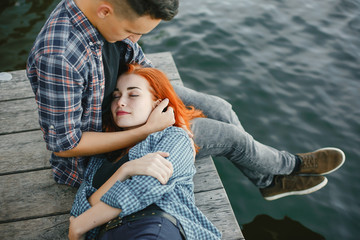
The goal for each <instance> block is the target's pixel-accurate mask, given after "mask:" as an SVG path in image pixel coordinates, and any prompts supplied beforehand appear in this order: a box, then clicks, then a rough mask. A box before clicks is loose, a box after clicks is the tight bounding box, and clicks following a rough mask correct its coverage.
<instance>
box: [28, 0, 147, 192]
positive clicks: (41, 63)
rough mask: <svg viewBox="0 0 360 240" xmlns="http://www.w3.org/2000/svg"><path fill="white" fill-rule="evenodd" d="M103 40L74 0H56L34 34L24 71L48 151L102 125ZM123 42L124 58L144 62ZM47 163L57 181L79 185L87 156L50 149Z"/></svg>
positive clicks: (73, 143)
mask: <svg viewBox="0 0 360 240" xmlns="http://www.w3.org/2000/svg"><path fill="white" fill-rule="evenodd" d="M104 41H105V40H104V38H103V37H102V36H101V35H100V33H99V32H98V31H97V30H96V29H95V28H94V26H93V25H92V24H91V23H90V21H89V20H88V19H87V18H86V16H85V15H84V14H83V13H82V12H81V10H80V9H79V8H78V7H77V6H76V4H75V3H74V1H73V0H63V1H62V2H60V3H59V5H58V6H57V7H56V8H55V10H54V11H53V12H52V13H51V15H50V17H49V19H48V20H47V22H46V23H45V25H44V27H43V28H42V30H41V31H40V33H39V35H38V37H37V38H36V41H35V43H34V46H33V48H32V50H31V52H30V55H29V58H28V61H27V68H26V70H27V76H28V78H29V80H30V83H31V86H32V89H33V91H34V93H35V99H36V103H37V105H38V114H39V123H40V127H41V130H42V132H43V134H44V139H45V142H46V146H47V149H48V150H50V151H53V152H60V151H66V150H70V149H72V148H74V147H76V146H77V144H78V143H79V141H80V139H81V136H82V132H89V131H95V132H99V131H101V130H102V127H101V125H102V122H101V115H102V114H101V105H102V101H103V97H104V87H105V77H104V69H103V61H102V47H103V44H104ZM123 43H124V44H121V45H119V46H121V47H122V48H124V49H123V51H121V52H122V53H123V54H124V57H123V58H121V59H124V60H125V61H126V63H134V62H136V63H140V64H143V65H144V64H145V63H147V62H148V60H146V58H145V56H144V54H143V52H142V50H141V48H140V47H139V45H138V44H136V43H132V42H131V41H130V40H128V39H125V40H124V41H123ZM50 162H51V166H52V169H53V173H54V178H55V180H56V182H58V183H61V184H67V185H71V186H76V187H78V186H79V185H80V183H81V181H82V178H83V175H84V172H85V169H86V165H87V162H88V158H87V157H72V158H61V157H57V156H55V155H54V154H52V155H51V158H50Z"/></svg>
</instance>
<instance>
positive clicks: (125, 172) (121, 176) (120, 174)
mask: <svg viewBox="0 0 360 240" xmlns="http://www.w3.org/2000/svg"><path fill="white" fill-rule="evenodd" d="M130 171H131V169H130V168H129V162H126V163H124V164H123V165H122V166H121V167H120V168H119V169H118V170H117V171H116V174H117V180H118V181H120V182H123V181H125V180H126V179H128V178H130V177H131V175H130Z"/></svg>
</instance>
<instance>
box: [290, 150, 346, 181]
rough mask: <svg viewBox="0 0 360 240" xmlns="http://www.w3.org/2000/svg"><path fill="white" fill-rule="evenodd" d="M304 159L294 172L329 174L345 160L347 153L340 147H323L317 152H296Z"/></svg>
mask: <svg viewBox="0 0 360 240" xmlns="http://www.w3.org/2000/svg"><path fill="white" fill-rule="evenodd" d="M296 155H297V156H299V157H300V158H301V160H302V163H301V165H300V168H299V170H298V171H297V172H295V173H294V174H321V175H324V174H329V173H331V172H333V171H335V170H337V169H338V168H340V167H341V166H342V165H343V164H344V162H345V154H344V152H343V151H341V150H340V149H338V148H330V147H328V148H321V149H318V150H316V151H315V152H310V153H299V154H296Z"/></svg>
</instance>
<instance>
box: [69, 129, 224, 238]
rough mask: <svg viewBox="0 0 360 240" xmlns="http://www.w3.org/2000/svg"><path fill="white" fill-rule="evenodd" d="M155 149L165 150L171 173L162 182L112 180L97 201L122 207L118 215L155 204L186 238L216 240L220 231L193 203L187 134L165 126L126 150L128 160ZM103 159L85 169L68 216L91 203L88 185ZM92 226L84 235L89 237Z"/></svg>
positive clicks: (146, 178)
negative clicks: (111, 183) (180, 226)
mask: <svg viewBox="0 0 360 240" xmlns="http://www.w3.org/2000/svg"><path fill="white" fill-rule="evenodd" d="M157 151H162V152H168V153H169V154H170V156H169V157H168V160H169V161H170V162H171V163H172V165H173V168H174V173H173V175H172V177H171V178H170V179H169V181H168V183H167V184H166V185H162V184H160V182H159V181H158V180H156V179H155V178H153V177H150V176H134V177H132V178H131V179H127V180H125V181H123V182H120V181H118V182H116V184H114V185H113V187H112V188H111V189H110V190H109V191H108V192H107V193H105V194H104V195H103V196H102V198H101V201H103V202H104V203H106V204H108V205H110V206H112V207H115V208H120V209H121V210H122V212H121V214H120V217H123V216H127V215H130V214H132V213H135V212H138V211H140V210H142V209H144V208H146V207H147V206H149V205H151V204H153V203H155V204H156V205H158V206H159V207H160V208H161V209H163V210H164V211H165V212H167V213H169V214H171V215H172V216H174V217H175V218H176V219H178V220H179V221H180V223H181V225H182V226H183V228H184V231H185V233H186V237H187V239H188V240H190V239H194V240H199V239H200V240H201V239H220V238H221V233H220V232H219V231H218V230H217V229H216V228H215V226H214V225H213V224H212V223H211V222H210V221H209V220H208V219H207V218H206V217H205V215H204V214H203V213H202V212H200V210H199V209H198V208H197V207H196V206H195V199H194V192H193V191H194V183H193V176H194V174H195V166H194V158H193V149H192V146H191V142H190V139H189V136H188V134H187V133H186V132H185V131H184V130H183V129H181V128H177V127H169V128H167V129H165V130H164V131H161V132H156V133H153V134H151V135H149V136H148V137H147V138H146V139H145V140H144V141H142V142H140V143H138V144H137V145H135V146H134V147H133V148H131V149H130V151H129V160H130V161H131V160H134V159H138V158H141V157H143V156H145V155H146V154H148V153H153V152H157ZM104 160H105V159H104V158H99V157H93V158H92V159H91V161H90V163H89V166H88V169H87V170H86V172H85V179H84V181H83V183H82V184H81V186H80V188H79V190H78V192H77V195H76V198H75V201H74V204H73V207H72V210H71V215H73V216H79V215H80V214H81V213H83V212H84V211H86V210H87V209H89V208H90V207H91V206H90V204H89V202H88V200H87V199H88V198H89V197H90V196H91V195H92V194H93V193H94V192H95V191H96V189H95V188H93V187H92V181H93V177H94V175H95V173H96V171H97V170H98V169H99V168H100V166H101V165H102V163H103V161H104ZM97 230H98V229H95V230H93V231H91V232H89V233H88V234H87V238H88V239H92V238H93V237H94V236H95V235H96V234H97Z"/></svg>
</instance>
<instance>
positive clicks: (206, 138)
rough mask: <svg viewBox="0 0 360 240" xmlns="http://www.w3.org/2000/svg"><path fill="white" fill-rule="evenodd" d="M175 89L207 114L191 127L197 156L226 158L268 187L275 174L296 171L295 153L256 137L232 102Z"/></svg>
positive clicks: (187, 101)
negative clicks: (233, 107) (263, 142)
mask: <svg viewBox="0 0 360 240" xmlns="http://www.w3.org/2000/svg"><path fill="white" fill-rule="evenodd" d="M174 89H175V91H176V93H177V94H178V95H179V97H180V98H181V99H182V100H183V102H184V103H185V105H192V106H194V107H195V108H198V109H201V110H202V111H203V112H204V114H205V115H206V116H207V118H197V119H194V120H193V123H192V126H191V130H192V131H193V133H194V141H195V143H196V145H198V146H199V147H200V151H199V153H198V154H197V157H199V158H200V157H205V156H209V155H211V156H213V157H216V156H223V157H226V158H227V159H229V160H231V161H232V162H233V164H234V165H235V166H236V167H237V168H238V169H240V170H241V171H242V172H243V174H244V175H245V176H246V177H247V178H249V179H250V180H251V181H252V182H253V183H254V184H255V185H256V186H257V187H259V188H264V187H267V186H269V185H270V184H271V182H272V179H273V176H274V175H287V174H290V173H291V172H292V171H293V169H294V167H295V155H293V154H291V153H288V152H286V151H279V150H276V149H274V148H272V147H269V146H266V145H264V144H262V143H259V142H258V141H256V140H254V138H253V137H252V136H251V135H250V134H248V133H247V132H246V131H245V130H244V128H243V127H242V125H241V123H240V121H239V119H238V117H237V115H236V113H235V112H234V111H233V110H232V106H231V104H230V103H228V102H227V101H225V100H223V99H221V98H219V97H216V96H212V95H208V94H204V93H199V92H196V91H194V90H192V89H188V88H186V87H183V86H179V85H176V86H174Z"/></svg>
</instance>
